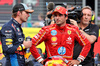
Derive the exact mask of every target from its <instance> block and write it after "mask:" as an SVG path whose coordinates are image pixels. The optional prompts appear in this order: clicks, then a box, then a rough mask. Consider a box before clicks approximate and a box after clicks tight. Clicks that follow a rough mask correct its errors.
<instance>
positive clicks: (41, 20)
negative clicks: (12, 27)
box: [33, 13, 44, 27]
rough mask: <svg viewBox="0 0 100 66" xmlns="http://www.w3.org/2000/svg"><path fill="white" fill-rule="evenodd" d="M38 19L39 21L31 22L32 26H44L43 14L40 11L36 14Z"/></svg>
mask: <svg viewBox="0 0 100 66" xmlns="http://www.w3.org/2000/svg"><path fill="white" fill-rule="evenodd" d="M38 20H39V22H35V23H34V24H33V27H34V26H40V27H43V26H44V15H43V14H42V13H40V14H39V15H38Z"/></svg>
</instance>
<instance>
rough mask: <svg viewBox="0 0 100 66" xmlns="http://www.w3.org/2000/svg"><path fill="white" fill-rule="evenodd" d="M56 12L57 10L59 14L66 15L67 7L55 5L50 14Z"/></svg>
mask: <svg viewBox="0 0 100 66" xmlns="http://www.w3.org/2000/svg"><path fill="white" fill-rule="evenodd" d="M56 12H59V13H60V14H66V15H68V11H67V9H66V8H64V7H62V6H58V7H56V8H55V10H54V11H53V13H52V14H54V13H56Z"/></svg>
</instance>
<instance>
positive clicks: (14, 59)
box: [1, 18, 25, 66]
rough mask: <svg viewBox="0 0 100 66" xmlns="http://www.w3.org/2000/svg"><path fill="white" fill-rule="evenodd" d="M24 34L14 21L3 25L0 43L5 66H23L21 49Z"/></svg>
mask: <svg viewBox="0 0 100 66" xmlns="http://www.w3.org/2000/svg"><path fill="white" fill-rule="evenodd" d="M23 41H24V34H23V31H22V28H21V24H19V23H18V22H17V21H16V20H15V19H13V18H12V19H11V20H10V21H9V22H7V23H6V24H4V25H3V27H2V29H1V42H2V48H3V53H4V55H5V57H6V66H25V59H24V52H25V48H23V45H22V44H23Z"/></svg>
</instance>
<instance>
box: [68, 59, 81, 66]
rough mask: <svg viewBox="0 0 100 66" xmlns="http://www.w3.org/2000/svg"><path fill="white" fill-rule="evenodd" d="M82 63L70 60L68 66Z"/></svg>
mask: <svg viewBox="0 0 100 66" xmlns="http://www.w3.org/2000/svg"><path fill="white" fill-rule="evenodd" d="M79 64H80V62H79V61H78V60H69V63H68V65H69V66H74V65H79Z"/></svg>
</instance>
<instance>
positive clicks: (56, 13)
mask: <svg viewBox="0 0 100 66" xmlns="http://www.w3.org/2000/svg"><path fill="white" fill-rule="evenodd" d="M59 14H60V15H63V14H61V13H59V12H55V13H54V15H59Z"/></svg>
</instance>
